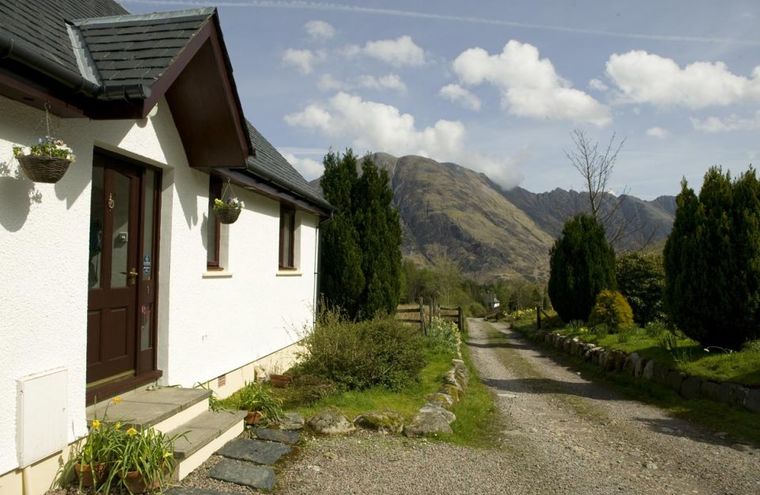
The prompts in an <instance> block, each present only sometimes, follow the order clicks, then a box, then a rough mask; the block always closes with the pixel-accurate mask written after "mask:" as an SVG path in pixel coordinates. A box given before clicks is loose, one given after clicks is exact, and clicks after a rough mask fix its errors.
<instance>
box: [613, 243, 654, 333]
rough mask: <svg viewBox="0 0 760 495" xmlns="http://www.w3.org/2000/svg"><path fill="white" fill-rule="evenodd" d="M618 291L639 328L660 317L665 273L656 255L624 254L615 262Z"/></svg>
mask: <svg viewBox="0 0 760 495" xmlns="http://www.w3.org/2000/svg"><path fill="white" fill-rule="evenodd" d="M615 275H616V277H615V278H616V279H617V287H618V290H619V291H620V292H621V293H622V294H623V295H624V296H625V298H626V299H627V300H628V303H629V304H630V305H631V309H632V310H633V319H634V320H635V321H636V323H638V324H639V325H641V326H642V327H643V326H646V325H647V324H648V323H649V322H651V321H654V320H655V319H658V318H661V317H662V291H663V289H664V287H665V270H664V268H663V266H662V256H661V255H659V254H648V255H645V254H640V253H626V254H624V255H623V256H620V257H619V258H618V259H617V261H616V262H615Z"/></svg>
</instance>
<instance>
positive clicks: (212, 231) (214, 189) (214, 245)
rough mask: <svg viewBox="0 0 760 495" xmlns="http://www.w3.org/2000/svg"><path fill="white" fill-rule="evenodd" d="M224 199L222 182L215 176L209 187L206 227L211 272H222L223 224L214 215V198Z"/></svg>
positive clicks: (211, 179) (208, 265)
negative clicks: (220, 258)
mask: <svg viewBox="0 0 760 495" xmlns="http://www.w3.org/2000/svg"><path fill="white" fill-rule="evenodd" d="M221 197H222V180H221V179H220V178H219V177H216V176H214V175H212V176H211V178H210V180H209V187H208V224H207V226H206V249H207V253H208V255H207V257H206V266H207V267H208V268H209V269H211V270H221V269H222V267H221V266H220V264H219V251H220V250H221V242H220V241H221V237H222V236H221V230H222V229H221V224H220V223H219V220H218V219H217V218H216V213H214V198H221Z"/></svg>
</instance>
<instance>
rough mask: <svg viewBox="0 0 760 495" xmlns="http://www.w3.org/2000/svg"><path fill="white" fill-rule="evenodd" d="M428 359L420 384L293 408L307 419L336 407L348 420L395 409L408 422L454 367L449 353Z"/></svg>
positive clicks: (352, 393)
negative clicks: (373, 412)
mask: <svg viewBox="0 0 760 495" xmlns="http://www.w3.org/2000/svg"><path fill="white" fill-rule="evenodd" d="M426 360H427V364H426V365H425V367H424V368H423V369H422V371H421V372H420V379H419V381H418V382H417V383H415V384H414V385H410V386H408V387H405V388H404V389H402V390H399V391H393V390H388V389H387V388H382V387H375V388H370V389H366V390H348V391H342V392H338V393H335V394H331V395H328V396H326V397H323V398H322V399H320V400H317V401H316V402H312V403H309V404H294V403H291V404H290V405H291V406H295V408H296V410H297V411H298V412H299V413H301V414H303V415H304V416H305V417H308V416H312V415H314V414H316V413H317V412H318V411H320V410H322V409H324V408H326V407H337V408H338V409H340V410H341V412H342V413H343V414H345V415H346V416H347V417H348V418H349V419H353V418H354V417H356V416H358V415H359V414H361V413H365V412H369V411H380V410H384V409H392V410H394V411H396V412H398V413H400V414H401V415H402V416H403V417H404V419H405V420H406V421H409V420H411V419H412V418H413V417H414V415H415V414H416V413H417V410H418V409H419V408H420V407H422V405H423V404H424V403H425V396H426V395H427V394H430V393H433V392H437V391H438V389H439V388H440V386H441V383H442V379H443V377H444V375H445V374H446V372H447V371H448V370H449V369H450V368H451V357H450V356H449V355H447V354H446V353H430V352H428V353H426ZM284 390H287V389H284ZM283 393H287V392H283Z"/></svg>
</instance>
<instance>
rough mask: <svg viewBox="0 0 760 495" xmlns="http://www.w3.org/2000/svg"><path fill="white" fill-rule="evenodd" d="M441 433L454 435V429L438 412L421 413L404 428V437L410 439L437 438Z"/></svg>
mask: <svg viewBox="0 0 760 495" xmlns="http://www.w3.org/2000/svg"><path fill="white" fill-rule="evenodd" d="M441 433H452V429H451V426H450V425H449V422H448V420H447V419H446V417H444V416H443V415H442V414H440V413H439V412H437V411H428V412H422V411H420V412H419V413H417V416H415V417H414V420H412V422H411V423H410V424H408V425H406V426H405V427H404V435H406V436H408V437H423V436H436V435H439V434H441Z"/></svg>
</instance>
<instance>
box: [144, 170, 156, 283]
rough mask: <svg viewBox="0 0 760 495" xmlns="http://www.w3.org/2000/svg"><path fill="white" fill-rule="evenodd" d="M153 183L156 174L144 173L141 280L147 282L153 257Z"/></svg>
mask: <svg viewBox="0 0 760 495" xmlns="http://www.w3.org/2000/svg"><path fill="white" fill-rule="evenodd" d="M155 182H156V172H154V171H153V170H146V171H145V183H144V184H145V185H144V187H145V218H144V222H143V251H142V252H143V259H142V279H143V280H144V281H148V280H150V279H151V277H152V273H153V265H154V259H153V258H154V257H153V217H154V216H155V215H154V211H155V204H154V203H155V201H156V195H155Z"/></svg>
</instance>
